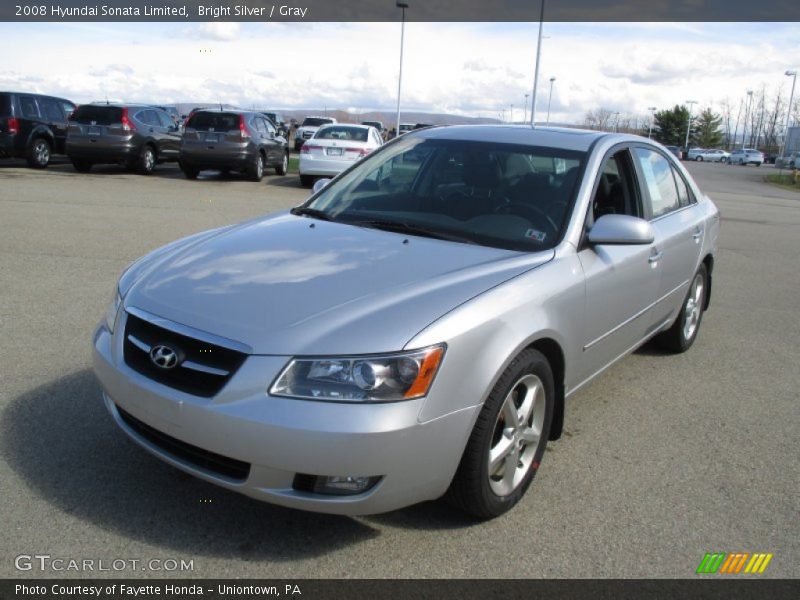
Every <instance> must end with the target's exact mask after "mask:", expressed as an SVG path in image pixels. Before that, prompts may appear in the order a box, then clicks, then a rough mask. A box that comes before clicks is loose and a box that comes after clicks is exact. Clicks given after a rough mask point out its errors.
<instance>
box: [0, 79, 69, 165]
mask: <svg viewBox="0 0 800 600" xmlns="http://www.w3.org/2000/svg"><path fill="white" fill-rule="evenodd" d="M74 109H75V105H74V104H73V103H72V102H70V101H69V100H64V99H63V98H55V97H53V96H43V95H41V94H26V93H21V92H0V158H11V157H18V158H25V159H27V161H28V164H29V165H30V166H32V167H35V168H38V169H43V168H45V167H46V166H47V165H48V164H49V163H50V157H51V156H52V155H53V154H64V140H65V139H66V137H67V117H68V116H69V114H70V113H71V112H72V111H73V110H74Z"/></svg>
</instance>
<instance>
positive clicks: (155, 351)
mask: <svg viewBox="0 0 800 600" xmlns="http://www.w3.org/2000/svg"><path fill="white" fill-rule="evenodd" d="M150 360H151V361H152V363H153V364H154V365H155V366H157V367H158V368H159V369H172V368H174V367H175V366H177V364H178V353H177V352H175V350H173V349H172V348H170V347H169V346H164V345H158V346H153V347H152V348H151V349H150Z"/></svg>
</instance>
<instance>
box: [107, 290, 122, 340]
mask: <svg viewBox="0 0 800 600" xmlns="http://www.w3.org/2000/svg"><path fill="white" fill-rule="evenodd" d="M120 304H122V298H121V297H120V295H119V290H118V289H116V288H115V289H114V298H113V299H112V300H111V302H110V303H109V305H108V308H107V309H106V327H108V330H109V331H110V332H111V333H114V323H115V322H116V320H117V313H118V312H119V307H120Z"/></svg>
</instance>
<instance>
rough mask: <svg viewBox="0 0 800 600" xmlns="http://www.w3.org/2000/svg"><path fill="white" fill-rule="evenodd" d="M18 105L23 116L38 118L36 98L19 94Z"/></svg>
mask: <svg viewBox="0 0 800 600" xmlns="http://www.w3.org/2000/svg"><path fill="white" fill-rule="evenodd" d="M19 107H20V112H21V113H22V116H23V117H28V118H29V119H37V118H39V109H38V108H36V100H35V99H34V98H33V96H20V97H19Z"/></svg>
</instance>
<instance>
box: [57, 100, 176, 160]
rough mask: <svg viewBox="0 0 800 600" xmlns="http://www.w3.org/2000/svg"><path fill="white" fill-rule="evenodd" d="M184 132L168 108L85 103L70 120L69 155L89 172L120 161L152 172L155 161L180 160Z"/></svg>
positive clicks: (68, 134) (68, 133) (68, 135)
mask: <svg viewBox="0 0 800 600" xmlns="http://www.w3.org/2000/svg"><path fill="white" fill-rule="evenodd" d="M180 143H181V134H180V132H179V131H178V125H176V124H175V122H174V121H173V120H172V117H170V116H169V114H168V113H167V112H166V111H163V110H161V109H160V108H156V107H155V106H149V105H146V104H83V105H81V106H79V107H78V108H77V109H75V112H74V113H72V116H71V117H70V119H69V130H68V132H67V156H69V159H70V160H71V161H72V164H73V166H74V167H75V168H76V169H77V170H78V171H81V172H84V173H85V172H87V171H89V169H91V168H92V165H95V164H113V163H120V164H123V165H125V166H127V167H128V168H129V169H131V170H136V171H139V172H140V173H142V174H144V175H149V174H150V173H152V172H153V169H155V166H156V163H159V162H164V161H168V160H177V159H178V149H179V148H180Z"/></svg>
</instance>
